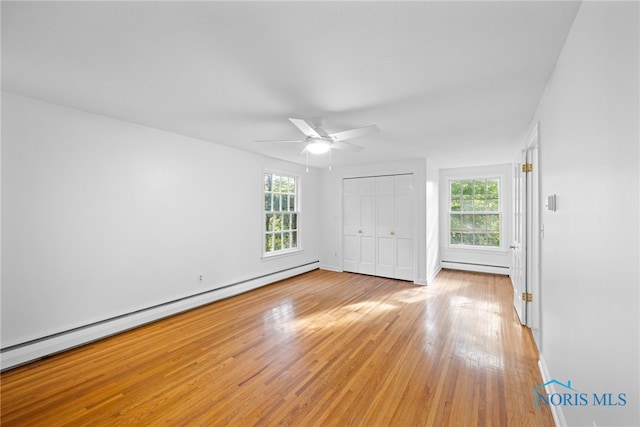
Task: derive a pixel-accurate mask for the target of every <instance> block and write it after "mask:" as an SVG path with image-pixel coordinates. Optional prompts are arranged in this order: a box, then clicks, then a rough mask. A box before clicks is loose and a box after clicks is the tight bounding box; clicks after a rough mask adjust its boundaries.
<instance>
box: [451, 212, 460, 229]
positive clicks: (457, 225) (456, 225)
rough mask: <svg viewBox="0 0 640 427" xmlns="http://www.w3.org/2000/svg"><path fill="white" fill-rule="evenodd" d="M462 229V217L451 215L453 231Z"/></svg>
mask: <svg viewBox="0 0 640 427" xmlns="http://www.w3.org/2000/svg"><path fill="white" fill-rule="evenodd" d="M461 228H462V215H460V214H451V231H454V230H459V229H461Z"/></svg>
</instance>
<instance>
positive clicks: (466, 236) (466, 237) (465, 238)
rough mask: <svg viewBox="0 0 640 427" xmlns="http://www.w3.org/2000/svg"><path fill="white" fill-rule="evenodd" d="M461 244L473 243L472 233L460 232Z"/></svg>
mask: <svg viewBox="0 0 640 427" xmlns="http://www.w3.org/2000/svg"><path fill="white" fill-rule="evenodd" d="M462 244H463V245H473V233H462Z"/></svg>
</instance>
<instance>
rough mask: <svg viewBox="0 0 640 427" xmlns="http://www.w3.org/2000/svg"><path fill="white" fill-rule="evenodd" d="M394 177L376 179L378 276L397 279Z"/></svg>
mask: <svg viewBox="0 0 640 427" xmlns="http://www.w3.org/2000/svg"><path fill="white" fill-rule="evenodd" d="M393 178H394V177H393V176H380V177H377V178H376V276H382V277H391V278H394V277H395V264H396V262H395V252H396V250H395V246H396V239H395V231H394V225H395V221H394V214H395V212H394V196H393V193H394V191H393V190H394V185H393Z"/></svg>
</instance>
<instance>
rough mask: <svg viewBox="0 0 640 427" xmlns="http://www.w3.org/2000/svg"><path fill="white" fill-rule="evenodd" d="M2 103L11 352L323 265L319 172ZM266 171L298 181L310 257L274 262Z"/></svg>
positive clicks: (5, 292) (89, 117)
mask: <svg viewBox="0 0 640 427" xmlns="http://www.w3.org/2000/svg"><path fill="white" fill-rule="evenodd" d="M2 102H3V105H2V107H3V108H2V231H3V235H2V266H3V269H2V347H3V348H6V347H7V346H13V345H16V344H21V343H24V342H26V341H29V340H34V339H38V338H41V337H44V336H47V335H50V334H55V333H59V332H61V331H66V330H68V329H71V328H76V327H80V326H83V325H86V324H89V323H92V322H98V321H101V320H104V319H108V318H110V317H113V316H118V315H121V314H125V313H129V312H132V311H135V310H140V309H144V308H147V307H149V306H152V305H155V304H161V303H165V302H167V301H172V300H175V299H179V298H183V297H186V296H189V295H193V294H196V293H200V292H203V291H208V290H212V289H217V288H220V287H223V286H226V285H229V284H233V283H237V282H242V281H245V280H249V279H252V278H255V277H257V276H262V275H268V274H270V273H273V272H278V271H281V270H285V269H289V268H292V267H295V266H298V265H302V264H305V263H310V262H313V261H317V260H318V259H319V252H318V248H319V242H318V238H319V231H318V226H317V225H318V223H319V197H318V193H319V190H320V183H319V175H320V174H319V172H318V170H316V169H311V170H310V172H309V173H305V171H304V167H302V166H300V165H294V164H291V163H287V162H283V161H279V160H275V159H272V158H267V157H263V156H259V155H255V154H251V153H247V152H244V151H239V150H235V149H232V148H229V147H225V146H222V145H217V144H213V143H211V142H206V141H202V140H198V139H193V138H188V137H185V136H182V135H176V134H172V133H168V132H164V131H161V130H157V129H152V128H147V127H143V126H139V125H135V124H132V123H127V122H123V121H119V120H114V119H111V118H107V117H104V116H99V115H94V114H90V113H86V112H82V111H78V110H73V109H70V108H65V107H61V106H57V105H53V104H50V103H46V102H42V101H38V100H34V99H29V98H25V97H22V96H18V95H14V94H9V93H3V95H2ZM263 168H269V169H274V170H280V171H283V172H288V173H293V174H298V175H299V176H300V177H301V180H302V183H301V184H302V185H301V188H302V191H303V194H302V195H301V197H302V201H303V212H302V223H303V226H304V229H303V230H302V232H301V236H302V238H303V244H304V251H302V252H300V253H297V254H294V255H290V256H285V257H280V258H276V259H269V260H264V261H263V260H262V258H261V254H262V252H261V251H262V216H261V212H262V211H261V210H262V193H261V192H262V172H263ZM199 274H203V275H204V282H203V283H198V281H197V276H198V275H199Z"/></svg>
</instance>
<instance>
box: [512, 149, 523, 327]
mask: <svg viewBox="0 0 640 427" xmlns="http://www.w3.org/2000/svg"><path fill="white" fill-rule="evenodd" d="M526 153H527V152H526V150H523V152H522V155H521V158H520V159H518V162H517V163H516V164H515V167H514V171H513V244H511V245H510V248H511V251H512V263H511V274H510V276H511V282H512V284H513V305H514V307H515V309H516V312H517V313H518V317H519V318H520V323H521V324H523V325H526V323H527V303H526V301H524V300H523V299H522V295H523V294H526V293H527V268H526V262H527V253H526V248H527V206H526V201H527V194H526V191H527V181H526V177H527V174H526V173H525V172H523V171H522V166H523V165H524V164H526V163H527V154H526Z"/></svg>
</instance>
